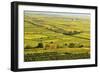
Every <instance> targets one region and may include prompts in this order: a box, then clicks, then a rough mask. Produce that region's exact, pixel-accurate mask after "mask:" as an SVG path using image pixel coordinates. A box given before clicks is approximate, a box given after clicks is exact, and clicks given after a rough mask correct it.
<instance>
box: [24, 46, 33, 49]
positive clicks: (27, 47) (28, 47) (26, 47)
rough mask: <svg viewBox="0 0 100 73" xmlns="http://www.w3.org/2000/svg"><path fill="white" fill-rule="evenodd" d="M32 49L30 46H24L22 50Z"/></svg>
mask: <svg viewBox="0 0 100 73" xmlns="http://www.w3.org/2000/svg"><path fill="white" fill-rule="evenodd" d="M32 48H33V47H32V46H30V45H26V46H25V47H24V49H32Z"/></svg>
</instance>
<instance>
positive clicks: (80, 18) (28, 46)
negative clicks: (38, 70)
mask: <svg viewBox="0 0 100 73" xmlns="http://www.w3.org/2000/svg"><path fill="white" fill-rule="evenodd" d="M89 58H90V16H89V15H88V14H70V13H53V12H28V11H26V12H24V61H25V62H31V61H49V60H76V59H89Z"/></svg>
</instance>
